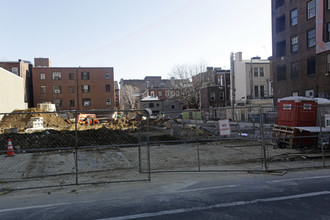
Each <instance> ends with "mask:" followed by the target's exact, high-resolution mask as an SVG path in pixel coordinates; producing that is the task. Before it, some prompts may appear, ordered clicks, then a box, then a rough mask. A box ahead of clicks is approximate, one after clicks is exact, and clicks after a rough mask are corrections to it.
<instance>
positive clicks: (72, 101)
mask: <svg viewBox="0 0 330 220" xmlns="http://www.w3.org/2000/svg"><path fill="white" fill-rule="evenodd" d="M70 107H74V100H73V99H72V100H70Z"/></svg>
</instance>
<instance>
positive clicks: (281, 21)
mask: <svg viewBox="0 0 330 220" xmlns="http://www.w3.org/2000/svg"><path fill="white" fill-rule="evenodd" d="M327 1H328V9H330V8H329V6H330V4H329V3H330V0H327ZM282 5H284V0H277V1H276V8H278V7H280V6H282ZM306 8H307V12H306V13H307V19H311V18H314V17H315V16H316V0H312V1H309V2H307V7H306ZM297 24H298V9H297V8H295V9H293V10H291V11H290V25H291V26H295V25H297ZM284 30H285V15H283V16H281V17H279V18H277V19H276V33H279V32H282V31H284Z"/></svg>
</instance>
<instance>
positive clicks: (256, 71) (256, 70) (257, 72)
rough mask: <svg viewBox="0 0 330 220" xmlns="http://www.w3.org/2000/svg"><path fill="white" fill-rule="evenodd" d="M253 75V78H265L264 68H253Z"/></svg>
mask: <svg viewBox="0 0 330 220" xmlns="http://www.w3.org/2000/svg"><path fill="white" fill-rule="evenodd" d="M253 73H254V74H253V75H254V76H255V77H258V76H260V77H263V76H265V70H264V68H263V67H259V68H258V67H254V68H253Z"/></svg>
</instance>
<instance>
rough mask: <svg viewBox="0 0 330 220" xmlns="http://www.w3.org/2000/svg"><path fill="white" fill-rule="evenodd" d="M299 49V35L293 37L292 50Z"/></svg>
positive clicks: (293, 51)
mask: <svg viewBox="0 0 330 220" xmlns="http://www.w3.org/2000/svg"><path fill="white" fill-rule="evenodd" d="M297 51H298V37H297V36H296V37H291V52H292V53H295V52H297Z"/></svg>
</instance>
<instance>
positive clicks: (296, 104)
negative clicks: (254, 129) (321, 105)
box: [276, 97, 317, 127]
mask: <svg viewBox="0 0 330 220" xmlns="http://www.w3.org/2000/svg"><path fill="white" fill-rule="evenodd" d="M277 106H278V108H277V122H276V123H277V124H278V125H283V126H290V127H311V126H316V121H317V101H315V100H314V99H312V98H306V97H287V98H282V99H279V100H278V101H277Z"/></svg>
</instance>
